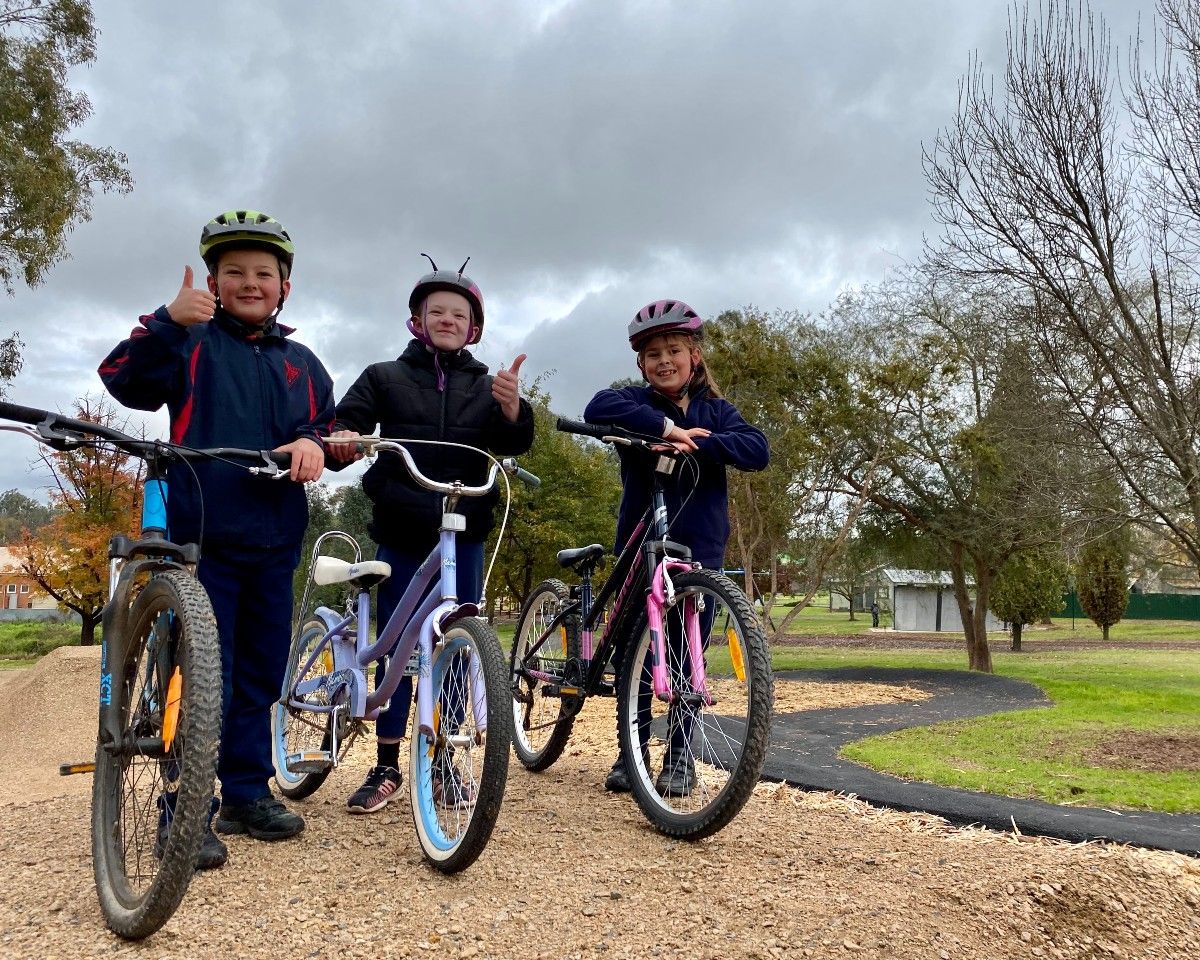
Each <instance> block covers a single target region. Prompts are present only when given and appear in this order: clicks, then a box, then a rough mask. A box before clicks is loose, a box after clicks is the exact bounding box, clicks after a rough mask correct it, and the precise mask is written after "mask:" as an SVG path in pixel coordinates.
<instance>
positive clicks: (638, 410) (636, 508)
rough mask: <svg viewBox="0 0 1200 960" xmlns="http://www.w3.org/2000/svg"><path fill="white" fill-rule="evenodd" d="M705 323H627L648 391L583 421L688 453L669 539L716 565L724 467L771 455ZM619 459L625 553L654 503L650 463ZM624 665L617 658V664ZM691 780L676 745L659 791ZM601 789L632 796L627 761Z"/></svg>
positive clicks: (655, 319)
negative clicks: (735, 394)
mask: <svg viewBox="0 0 1200 960" xmlns="http://www.w3.org/2000/svg"><path fill="white" fill-rule="evenodd" d="M703 326H704V325H703V321H702V320H701V318H700V316H699V315H698V314H697V313H696V311H695V310H693V309H692V308H691V307H689V306H688V305H687V304H686V303H684V302H683V301H681V300H657V301H655V302H654V303H650V304H647V305H646V306H644V307H643V308H642V309H641V310H639V311H638V312H637V314H636V315H635V316H634V318H633V321H632V322H631V323H630V324H629V328H628V335H629V345H630V346H631V347H632V348H633V349H634V350H635V351H636V353H637V364H638V370H639V371H640V372H641V374H642V376H643V377H644V378H645V380H646V381H647V385H646V386H630V387H622V388H621V389H619V390H612V389H609V390H601V391H600V392H599V393H597V394H596V395H595V396H594V397H593V398H592V399H591V402H590V403H588V405H587V409H586V410H585V411H584V415H583V416H584V419H585V420H587V421H588V422H589V423H596V424H604V425H615V426H619V427H624V428H625V429H627V430H631V431H634V432H636V433H641V434H645V435H647V436H651V437H661V438H662V441H663V443H664V445H667V446H670V447H673V448H674V449H676V450H678V451H680V452H683V453H687V454H689V455H691V456H692V458H693V459H694V462H695V467H696V469H695V470H692V471H680V472H679V474H677V476H676V480H675V482H674V483H673V484H668V486H667V489H666V490H665V491H664V493H665V496H666V503H667V509H668V511H669V514H670V516H671V518H672V526H671V539H672V540H674V541H676V542H677V543H681V544H683V545H684V546H686V547H688V548H690V549H691V551H692V559H693V560H695V561H697V562H698V563H700V564H701V565H702V566H704V567H708V568H710V569H720V568H721V567H722V565H723V564H724V559H725V544H726V541H727V540H728V539H729V495H728V485H727V481H726V475H725V474H726V468H727V467H736V468H737V469H739V470H762V469H764V468H765V467H766V466H767V462H768V460H769V458H770V451H769V449H768V447H767V438H766V437H765V436H764V435H763V432H762V431H761V430H759V429H758V428H757V427H753V426H751V425H750V424H748V423H747V422H746V421H745V419H744V418H743V417H742V415H741V414H740V413H739V412H738V410H737V408H736V407H735V406H734V405H733V404H732V403H730V402H729V401H728V400H726V399H724V398H723V397H722V396H721V394H720V392H719V391H718V390H717V387H716V384H715V383H714V382H713V379H712V377H711V376H710V375H709V373H708V368H707V367H706V366H705V363H704V354H703V350H702V335H703ZM617 454H618V456H619V457H620V461H621V486H622V488H623V489H622V494H621V509H620V514H619V517H618V520H617V540H616V548H617V550H620V549H621V548H622V547H624V546H625V543H626V541H627V540H628V539H629V537H630V535H631V534H632V533H633V531H634V529H635V528H636V526H637V524H638V522H639V521H640V520H641V519H642V517H643V516H644V515H645V513H646V510H647V508H648V507H649V506H650V496H651V491H652V489H653V464H651V463H650V462H649V461H648V459H647V458H646V457H644V456H639V455H637V454H636V453H631V452H630V451H628V450H626V449H625V448H623V447H619V446H618V447H617ZM709 616H711V611H710V612H709ZM704 632H705V633H707V629H705V630H704ZM622 659H623V658H622V657H621V655H620V653H617V654H616V658H615V660H616V663H617V664H618V665H619V664H620V663H621V662H622ZM672 730H673V733H672V737H673V738H674V737H677V736H678V737H686V736H688V735H690V730H688V729H687V725H686V724H679V725H673V727H672ZM676 759H677V760H678V762H675V761H676ZM694 782H695V770H694V767H693V766H692V761H691V751H689V750H687V749H686V748H684V747H683V746H679V747H678V748H677V747H676V745H675V744H674V742H672V744H671V746H670V749H669V750H668V757H667V759H666V761H665V762H664V763H663V769H662V772H661V774H660V775H659V777H658V781H657V783H656V788H657V789H658V791H659V793H662V794H664V795H670V796H685V795H687V794H688V793H690V792H691V790H692V785H693V784H694ZM604 785H605V787H606V788H607V789H608V790H612V791H616V792H626V791H628V790H629V776H628V772H627V770H626V766H625V758H624V757H618V758H617V760H616V762H615V763H614V764H613V767H612V770H611V771H610V772H609V774H608V777H607V779H606V780H605V782H604Z"/></svg>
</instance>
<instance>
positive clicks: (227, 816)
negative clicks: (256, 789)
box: [217, 794, 304, 840]
mask: <svg viewBox="0 0 1200 960" xmlns="http://www.w3.org/2000/svg"><path fill="white" fill-rule="evenodd" d="M303 829H304V818H303V817H300V816H299V815H297V814H295V813H292V812H291V811H290V810H288V808H287V807H285V806H284V805H283V804H282V803H280V802H279V801H278V800H276V799H275V797H273V796H272V795H271V794H267V795H266V796H265V797H259V798H258V799H257V800H255V801H253V802H252V803H247V804H245V805H244V806H240V807H231V806H229V805H228V804H225V803H222V804H221V814H220V816H218V817H217V833H226V834H229V833H248V834H250V836H252V837H253V838H254V839H255V840H286V839H287V838H288V837H294V836H295V835H296V834H298V833H300V831H302V830H303Z"/></svg>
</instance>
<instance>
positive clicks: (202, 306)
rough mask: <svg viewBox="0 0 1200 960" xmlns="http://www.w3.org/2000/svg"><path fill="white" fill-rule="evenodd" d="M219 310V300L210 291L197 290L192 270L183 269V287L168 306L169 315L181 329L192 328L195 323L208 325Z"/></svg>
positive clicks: (189, 268) (188, 268)
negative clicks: (214, 313)
mask: <svg viewBox="0 0 1200 960" xmlns="http://www.w3.org/2000/svg"><path fill="white" fill-rule="evenodd" d="M216 309H217V298H216V297H214V296H213V295H212V294H211V293H209V292H208V290H205V289H199V290H198V289H196V288H195V287H193V286H192V268H191V267H190V266H187V267H184V268H183V286H181V287H180V288H179V293H177V294H176V295H175V299H174V300H172V301H171V302H170V304H168V305H167V313H169V314H170V315H171V319H172V320H174V321H175V322H176V323H177V324H179V325H180V326H181V327H190V326H191V325H192V324H193V323H206V322H208V321H209V320H211V319H212V315H213V312H214V311H215V310H216Z"/></svg>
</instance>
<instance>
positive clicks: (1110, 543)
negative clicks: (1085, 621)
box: [1075, 529, 1130, 641]
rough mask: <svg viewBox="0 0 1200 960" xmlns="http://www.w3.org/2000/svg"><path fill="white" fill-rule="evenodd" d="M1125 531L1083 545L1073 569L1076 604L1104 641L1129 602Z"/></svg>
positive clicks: (1126, 535) (1123, 614)
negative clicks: (1076, 564) (1077, 594)
mask: <svg viewBox="0 0 1200 960" xmlns="http://www.w3.org/2000/svg"><path fill="white" fill-rule="evenodd" d="M1129 546H1130V543H1129V534H1128V531H1127V529H1122V530H1118V531H1116V532H1114V533H1112V534H1110V535H1109V536H1107V537H1105V538H1103V539H1100V540H1095V541H1093V542H1092V543H1090V544H1088V545H1087V546H1086V547H1084V548H1083V552H1082V553H1081V554H1080V556H1079V565H1078V567H1077V569H1076V571H1075V584H1076V589H1077V591H1078V593H1079V605H1080V606H1081V607H1083V612H1084V613H1086V614H1087V615H1088V617H1089V618H1090V619H1091V621H1092V622H1093V623H1094V624H1096V626H1098V627H1099V628H1100V629H1101V630H1102V631H1103V632H1104V639H1105V640H1106V641H1107V640H1108V631H1109V628H1110V627H1112V626H1113V625H1114V624H1117V623H1120V622H1121V618H1122V617H1123V616H1125V608H1126V607H1127V606H1128V605H1129V580H1128V575H1127V570H1128V564H1129Z"/></svg>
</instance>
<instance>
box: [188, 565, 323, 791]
mask: <svg viewBox="0 0 1200 960" xmlns="http://www.w3.org/2000/svg"><path fill="white" fill-rule="evenodd" d="M299 560H300V554H299V550H298V549H297V548H295V547H283V548H276V549H266V550H255V549H246V550H235V549H230V548H223V549H218V548H212V547H205V548H204V554H203V556H202V558H201V560H200V565H199V567H198V568H197V571H196V576H197V578H198V579H199V580H200V583H201V584H203V585H204V589H205V590H206V591H208V596H209V599H210V600H211V601H212V606H213V612H214V613H215V614H216V617H217V630H218V632H219V633H220V636H221V681H222V683H221V711H222V713H221V721H222V722H221V752H220V758H219V759H218V761H217V776H218V777H219V778H220V780H221V798H222V802H224V803H226V804H229V805H230V806H241V805H244V804H247V803H250V802H252V801H254V800H257V799H258V798H259V797H263V796H266V795H267V794H269V793H270V792H271V788H270V779H271V777H272V776H273V775H274V772H275V768H274V765H273V763H272V760H271V706H272V704H274V703H275V701H276V700H278V699H279V695H280V688H281V687H282V685H283V674H284V671H285V670H286V669H287V655H288V648H289V647H290V645H291V634H292V575H293V573H294V572H295V570H296V565H297V563H298V562H299Z"/></svg>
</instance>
